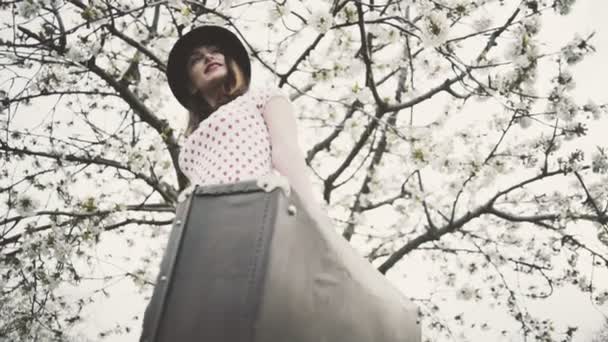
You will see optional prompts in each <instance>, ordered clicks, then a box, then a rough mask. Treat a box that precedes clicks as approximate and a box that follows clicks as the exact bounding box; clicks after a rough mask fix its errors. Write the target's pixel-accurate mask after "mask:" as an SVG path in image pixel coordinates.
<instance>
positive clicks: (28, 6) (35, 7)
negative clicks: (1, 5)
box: [17, 0, 40, 19]
mask: <svg viewBox="0 0 608 342" xmlns="http://www.w3.org/2000/svg"><path fill="white" fill-rule="evenodd" d="M39 10H40V2H39V1H37V0H24V1H21V2H19V3H18V5H17V12H18V13H19V15H21V16H22V17H24V18H26V19H29V18H33V17H36V16H37V15H38V11H39Z"/></svg>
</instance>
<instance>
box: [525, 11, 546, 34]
mask: <svg viewBox="0 0 608 342" xmlns="http://www.w3.org/2000/svg"><path fill="white" fill-rule="evenodd" d="M522 24H523V26H524V28H525V29H526V31H528V33H529V34H537V33H538V32H539V31H540V26H541V23H540V15H532V16H529V17H526V18H524V19H523V20H522Z"/></svg>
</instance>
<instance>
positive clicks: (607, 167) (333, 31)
mask: <svg viewBox="0 0 608 342" xmlns="http://www.w3.org/2000/svg"><path fill="white" fill-rule="evenodd" d="M574 2H575V1H574V0H521V1H519V0H517V1H515V0H466V1H465V0H401V1H374V0H372V1H355V0H342V1H340V0H336V1H326V0H315V1H312V0H301V1H295V0H282V1H279V0H276V1H238V0H230V1H219V2H218V1H214V0H210V1H178V0H168V1H167V0H165V1H140V0H129V1H122V0H121V1H116V0H103V1H102V0H89V1H86V0H64V1H62V0H17V1H10V2H2V3H0V11H1V18H2V19H1V22H0V24H1V25H2V26H1V30H2V31H1V33H0V39H1V40H0V49H2V54H1V56H2V57H0V61H1V64H0V68H1V69H0V70H1V73H0V82H1V84H2V87H1V88H0V101H1V118H2V120H1V121H0V122H1V124H0V151H1V153H2V163H3V164H2V168H1V172H2V173H1V178H0V196H1V198H2V201H1V204H0V205H1V206H2V211H1V212H2V213H3V215H2V217H1V218H0V337H1V338H0V339H2V340H10V341H33V340H44V341H66V340H72V339H73V340H78V341H82V340H84V337H79V336H74V335H71V334H70V333H68V332H69V329H68V328H69V327H71V326H73V325H74V324H77V323H80V322H81V321H82V320H83V316H82V315H81V312H82V311H83V310H86V308H87V306H89V305H92V303H94V302H95V301H103V300H104V299H105V298H106V296H107V295H109V293H110V289H111V286H112V284H113V283H115V282H116V281H117V280H129V281H132V282H133V283H134V284H136V285H137V286H138V287H139V288H140V289H141V293H144V294H149V293H150V291H151V289H152V285H153V281H154V276H155V271H156V269H157V268H156V267H157V264H158V261H159V257H160V255H161V252H159V250H158V249H154V248H148V249H145V251H142V253H138V254H137V255H131V256H130V257H129V259H128V262H127V265H128V267H127V268H123V270H124V272H119V273H118V274H113V275H104V276H103V277H98V276H97V275H96V272H95V269H96V266H95V265H97V264H98V263H99V262H100V261H99V260H100V258H99V256H98V255H97V254H96V250H97V249H96V248H97V247H98V246H99V245H100V244H101V243H103V241H106V239H108V237H110V236H113V237H118V238H119V239H121V241H124V242H125V243H126V244H127V245H128V246H130V247H133V248H135V247H137V246H141V245H142V244H153V243H154V242H156V243H159V244H160V245H161V246H162V244H163V241H164V237H165V235H164V234H165V232H166V230H167V229H169V228H170V224H171V222H172V218H173V213H174V209H175V204H176V199H177V195H178V193H179V191H180V190H181V189H183V188H184V187H185V186H186V185H187V182H188V181H187V179H186V178H185V177H184V175H183V174H182V173H181V172H180V171H179V169H178V167H177V156H178V154H179V146H180V141H181V139H183V131H184V128H185V120H184V119H183V118H184V117H185V113H184V111H183V110H182V109H181V108H179V107H178V105H177V103H176V102H175V101H174V100H173V99H172V98H171V97H170V94H169V91H168V89H167V88H168V87H167V86H166V78H165V74H164V73H165V68H166V58H167V56H168V52H169V50H170V48H171V44H172V43H173V42H174V41H175V39H176V38H177V37H178V36H180V35H182V34H184V33H185V32H187V30H188V29H189V28H190V27H192V26H197V25H201V24H219V25H226V26H227V27H230V28H231V29H232V30H233V31H234V32H237V34H238V35H239V36H240V37H241V39H242V40H243V42H244V43H245V44H246V46H247V48H248V49H249V51H250V55H251V56H252V63H253V65H254V74H255V76H254V79H256V78H263V77H266V78H265V79H267V80H268V82H273V83H274V84H275V85H276V86H278V87H281V88H282V89H283V90H284V92H285V93H286V94H289V96H290V97H291V99H292V101H293V103H294V106H295V108H296V110H297V113H298V118H299V120H300V123H301V128H302V133H303V135H302V137H303V139H304V140H303V141H304V146H305V147H306V149H307V153H306V162H307V164H308V165H309V166H310V167H311V170H312V171H313V172H314V175H315V178H314V180H315V182H316V184H317V185H319V188H320V189H321V192H322V194H323V199H324V201H325V202H326V204H327V209H328V210H329V212H330V214H331V215H330V216H331V217H332V219H333V220H334V222H335V223H336V225H335V227H336V230H337V231H338V232H339V233H341V234H342V235H343V236H344V238H345V239H347V240H349V241H350V242H351V243H352V244H353V246H354V247H356V248H357V249H358V250H359V251H360V252H361V253H362V255H364V256H365V257H366V258H368V260H369V261H370V262H371V263H372V264H373V265H374V266H376V267H377V268H378V270H379V271H380V272H382V273H385V274H387V276H389V277H391V279H392V277H400V276H402V275H407V278H405V279H403V281H396V280H395V283H396V284H397V286H400V287H403V289H404V291H406V290H407V289H408V288H409V287H410V285H411V284H415V283H418V282H420V281H422V280H421V279H422V277H425V278H428V279H425V282H427V284H430V285H429V286H427V287H425V289H424V290H421V291H417V292H416V295H415V296H413V297H414V298H413V299H414V300H415V301H416V302H417V304H418V305H419V306H420V308H421V320H422V324H423V329H424V334H425V336H426V337H425V339H427V340H434V341H439V340H446V341H453V340H458V339H459V338H461V337H462V336H464V337H462V339H463V340H470V339H467V336H466V334H467V333H469V332H470V331H472V330H480V331H488V330H491V331H495V332H497V333H498V334H500V332H501V331H502V330H503V329H505V328H504V327H501V326H498V325H496V322H493V321H492V320H491V319H490V318H487V319H486V320H480V319H478V318H470V317H471V312H470V311H468V310H464V309H463V310H461V311H460V312H454V309H453V306H449V305H446V304H445V303H448V302H452V303H453V302H454V301H459V302H462V303H484V304H486V305H488V306H489V307H491V308H493V309H495V310H497V311H500V312H503V313H504V314H506V315H508V316H509V317H510V318H511V320H512V321H513V322H514V324H515V325H516V327H517V328H516V332H517V334H518V335H519V336H520V337H521V339H522V340H542V341H570V340H572V338H573V336H575V334H576V330H577V328H576V327H559V326H556V325H555V324H554V323H553V321H552V320H551V319H550V318H549V317H543V316H539V315H537V314H535V313H533V312H531V311H530V310H529V309H528V306H529V305H530V303H531V302H534V301H542V300H547V299H549V298H551V296H552V295H554V294H555V293H557V292H558V291H560V289H562V288H565V287H568V286H570V287H572V285H574V287H575V288H576V289H577V291H579V292H583V293H587V294H588V295H589V301H590V302H591V304H593V305H602V304H604V302H605V301H606V300H607V299H608V292H607V288H606V285H605V284H598V283H597V282H595V281H594V279H595V278H594V274H597V273H600V272H603V271H605V269H606V267H608V214H607V210H608V175H607V173H608V149H607V148H606V146H601V145H600V146H597V145H595V144H593V143H589V142H588V140H587V139H586V137H588V134H590V131H591V128H592V127H593V125H594V124H595V123H598V122H602V120H605V117H606V111H607V107H606V105H605V104H598V103H596V102H597V101H595V102H594V99H589V100H588V101H585V102H580V101H579V100H577V99H576V98H575V97H574V96H573V95H572V92H573V89H574V88H575V81H574V77H573V73H572V67H573V66H574V65H576V64H577V63H581V62H583V60H584V58H585V56H587V55H588V54H589V53H592V52H593V51H594V48H593V44H592V43H593V42H592V38H593V35H589V36H580V35H577V34H575V33H572V37H571V40H570V42H569V43H567V44H566V45H565V46H563V47H561V48H547V46H546V45H544V44H543V43H542V41H540V39H539V32H541V30H542V22H543V18H545V17H546V16H551V15H567V14H568V13H569V11H570V10H571V7H572V6H574ZM539 70H540V71H542V73H540V72H539ZM547 75H550V77H547ZM254 82H255V81H254ZM386 218H389V219H386ZM583 229H584V230H585V232H581V230H583ZM589 232H591V233H589ZM104 260H106V262H107V261H108V260H109V261H110V262H116V263H118V262H119V260H113V259H112V256H106V257H105V259H104ZM123 261H124V260H123ZM412 262H416V263H419V264H424V265H428V266H429V269H432V270H433V271H432V272H431V274H429V275H428V276H427V275H424V276H423V275H421V274H419V275H417V274H415V273H413V271H412V269H411V268H409V266H408V265H411V264H412ZM129 267H130V268H129ZM582 269H590V270H591V272H590V273H589V272H582V271H581V270H582ZM91 284H93V285H91ZM85 285H86V286H88V287H90V286H96V287H95V290H94V291H92V292H91V293H88V295H85V296H76V295H75V294H74V293H76V292H78V289H79V288H82V287H83V286H85ZM412 291H413V290H412ZM137 293H138V292H137V291H134V295H135V294H137ZM412 293H413V292H406V295H412ZM463 307H466V306H463ZM140 318H141V316H139V317H138V319H140ZM138 324H140V322H139V321H138V320H137V319H136V320H134V321H130V322H116V327H115V328H113V329H109V330H104V331H101V332H99V335H98V337H100V338H102V337H108V336H111V335H117V334H125V333H129V332H132V331H137V330H138V329H139V326H138ZM504 334H509V332H507V331H506V330H505V331H504Z"/></svg>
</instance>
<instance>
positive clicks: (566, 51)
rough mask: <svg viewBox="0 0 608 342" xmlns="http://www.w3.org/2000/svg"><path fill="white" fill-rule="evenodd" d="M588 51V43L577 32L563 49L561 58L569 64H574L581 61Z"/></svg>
mask: <svg viewBox="0 0 608 342" xmlns="http://www.w3.org/2000/svg"><path fill="white" fill-rule="evenodd" d="M587 52H589V51H588V47H587V43H586V42H585V41H584V40H583V38H581V36H579V35H578V34H576V35H575V36H574V39H572V41H571V42H570V43H568V44H567V45H566V46H564V47H563V48H562V49H561V58H562V59H563V60H564V61H565V62H566V63H567V64H569V65H573V64H576V63H578V62H580V61H581V60H582V59H583V57H584V56H585V54H586V53H587Z"/></svg>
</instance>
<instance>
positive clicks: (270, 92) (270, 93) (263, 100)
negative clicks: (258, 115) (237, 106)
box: [256, 86, 288, 113]
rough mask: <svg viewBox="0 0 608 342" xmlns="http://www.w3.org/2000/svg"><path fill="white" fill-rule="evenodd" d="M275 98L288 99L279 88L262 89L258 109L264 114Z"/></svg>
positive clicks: (257, 102)
mask: <svg viewBox="0 0 608 342" xmlns="http://www.w3.org/2000/svg"><path fill="white" fill-rule="evenodd" d="M275 97H283V98H285V99H288V98H287V96H285V94H284V93H283V91H282V90H281V89H279V88H277V87H274V86H270V87H264V88H261V89H260V90H259V92H258V96H257V97H256V107H257V108H258V109H259V110H260V112H262V113H263V112H264V109H265V108H266V104H267V103H268V102H269V101H270V100H271V99H273V98H275Z"/></svg>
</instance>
